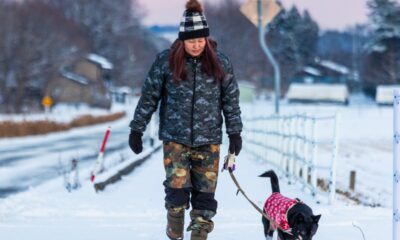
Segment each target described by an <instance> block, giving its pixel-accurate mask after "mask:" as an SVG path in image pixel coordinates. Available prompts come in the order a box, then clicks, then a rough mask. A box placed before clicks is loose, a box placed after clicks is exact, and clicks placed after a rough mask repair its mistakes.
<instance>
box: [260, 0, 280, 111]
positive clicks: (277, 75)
mask: <svg viewBox="0 0 400 240" xmlns="http://www.w3.org/2000/svg"><path fill="white" fill-rule="evenodd" d="M262 1H263V0H257V8H258V37H259V40H260V45H261V48H262V49H263V51H264V53H265V55H267V57H268V59H269V62H270V63H271V65H272V67H273V69H274V79H275V114H279V99H280V95H281V72H280V69H279V64H278V63H277V61H276V60H275V58H274V56H273V55H272V53H271V51H270V49H269V48H268V45H267V42H266V40H265V26H263V24H262V22H263V11H264V9H263V4H262Z"/></svg>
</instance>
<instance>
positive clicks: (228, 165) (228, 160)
mask: <svg viewBox="0 0 400 240" xmlns="http://www.w3.org/2000/svg"><path fill="white" fill-rule="evenodd" d="M235 163H236V158H235V154H232V153H229V152H228V155H227V156H225V158H224V165H223V166H222V170H221V172H223V171H224V170H228V171H229V172H233V171H235V169H236V164H235Z"/></svg>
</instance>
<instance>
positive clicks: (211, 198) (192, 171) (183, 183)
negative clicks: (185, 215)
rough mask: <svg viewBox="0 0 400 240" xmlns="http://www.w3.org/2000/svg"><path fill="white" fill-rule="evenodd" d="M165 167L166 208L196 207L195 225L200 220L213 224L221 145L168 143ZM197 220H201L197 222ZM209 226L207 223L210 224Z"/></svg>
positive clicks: (192, 216) (193, 221) (192, 213)
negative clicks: (190, 145)
mask: <svg viewBox="0 0 400 240" xmlns="http://www.w3.org/2000/svg"><path fill="white" fill-rule="evenodd" d="M163 149H164V167H165V171H166V180H165V181H164V186H165V193H166V197H165V201H166V207H167V208H170V207H182V206H183V207H186V208H188V207H189V201H190V203H191V205H192V209H193V210H192V211H191V218H192V223H191V226H193V227H198V226H197V225H196V221H197V220H199V219H200V220H202V221H203V220H205V221H204V222H203V223H202V224H203V225H204V223H212V222H211V220H210V219H211V218H212V217H213V216H214V215H215V213H216V210H217V201H216V200H215V189H216V187H217V179H218V169H219V153H220V146H219V145H217V144H211V145H205V146H200V147H193V148H191V147H188V146H186V145H183V144H179V143H175V142H164V145H163ZM196 219H197V220H196ZM206 225H207V224H206ZM189 230H191V229H189Z"/></svg>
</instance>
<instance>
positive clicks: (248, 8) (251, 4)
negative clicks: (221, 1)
mask: <svg viewBox="0 0 400 240" xmlns="http://www.w3.org/2000/svg"><path fill="white" fill-rule="evenodd" d="M257 2H258V0H248V1H247V2H245V3H244V4H243V5H242V6H241V7H240V11H241V12H242V13H243V14H244V15H245V16H246V17H247V18H248V19H249V20H250V21H251V22H252V23H253V24H254V25H255V26H256V27H258V8H257V4H258V3H257ZM261 2H262V6H263V14H262V15H263V16H262V17H263V21H262V25H263V27H266V26H267V25H268V24H269V23H270V22H271V21H272V20H273V19H274V18H275V17H276V15H278V14H279V12H280V11H281V10H282V8H281V7H280V6H279V5H278V4H277V3H276V2H275V0H262V1H261Z"/></svg>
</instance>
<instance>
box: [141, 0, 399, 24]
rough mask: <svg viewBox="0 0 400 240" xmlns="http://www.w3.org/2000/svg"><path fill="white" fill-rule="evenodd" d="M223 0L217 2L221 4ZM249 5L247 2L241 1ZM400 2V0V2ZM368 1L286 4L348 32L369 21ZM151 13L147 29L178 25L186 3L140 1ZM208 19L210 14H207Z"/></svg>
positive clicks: (289, 1) (305, 0)
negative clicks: (151, 26)
mask: <svg viewBox="0 0 400 240" xmlns="http://www.w3.org/2000/svg"><path fill="white" fill-rule="evenodd" d="M218 1H221V0H213V2H218ZM239 1H240V2H245V1H246V0H239ZM397 1H398V2H400V0H397ZM366 2H367V0H282V3H283V4H284V5H285V6H286V7H290V6H292V5H293V4H294V3H295V4H296V6H297V7H298V8H299V9H300V10H304V9H308V11H309V12H310V14H311V16H312V17H313V18H314V19H315V20H316V21H317V22H318V24H319V25H320V27H321V28H322V29H339V30H341V29H345V28H346V27H348V26H351V25H354V24H357V23H366V22H367V20H368V9H367V6H366ZM139 3H140V4H141V5H142V6H143V7H144V8H145V9H146V10H147V17H146V18H145V19H144V21H143V22H144V24H146V25H155V24H158V25H177V24H179V20H180V17H181V15H182V13H183V10H184V6H185V3H186V0H168V1H160V0H158V1H157V0H139ZM206 16H207V13H206Z"/></svg>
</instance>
